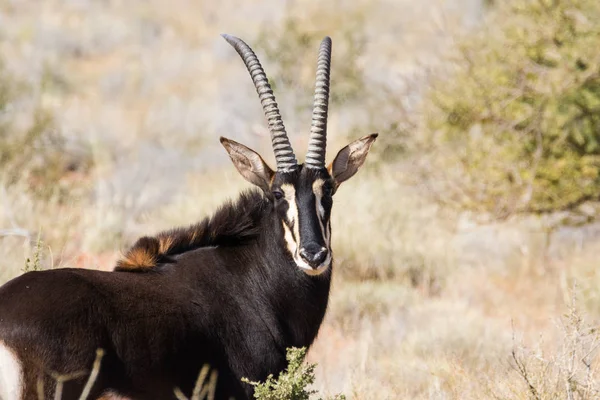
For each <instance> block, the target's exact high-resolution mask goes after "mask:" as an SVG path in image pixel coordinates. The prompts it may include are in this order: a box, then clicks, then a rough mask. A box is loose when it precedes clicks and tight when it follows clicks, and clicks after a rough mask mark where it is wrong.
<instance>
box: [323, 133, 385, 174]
mask: <svg viewBox="0 0 600 400" xmlns="http://www.w3.org/2000/svg"><path fill="white" fill-rule="evenodd" d="M377 136H378V134H377V133H373V134H371V135H369V136H365V137H362V138H360V139H358V140H355V141H354V142H352V143H350V144H349V145H348V146H346V147H344V148H343V149H341V150H340V152H339V153H338V154H337V156H335V159H334V160H333V162H332V163H331V164H329V167H327V169H328V170H329V174H330V175H331V176H332V177H333V180H334V181H335V184H336V186H339V185H340V184H341V183H342V182H344V181H345V180H347V179H350V178H351V177H352V176H353V175H354V174H356V172H357V171H358V169H359V168H360V167H361V165H363V163H364V162H365V159H366V158H367V154H369V149H370V148H371V145H372V144H373V142H374V141H375V139H376V138H377Z"/></svg>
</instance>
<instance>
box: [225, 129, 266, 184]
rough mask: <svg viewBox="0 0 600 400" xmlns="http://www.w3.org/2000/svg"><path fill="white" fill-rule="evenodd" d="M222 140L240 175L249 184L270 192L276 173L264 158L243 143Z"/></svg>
mask: <svg viewBox="0 0 600 400" xmlns="http://www.w3.org/2000/svg"><path fill="white" fill-rule="evenodd" d="M220 140H221V144H222V145H223V147H225V150H227V153H228V154H229V157H230V158H231V161H232V162H233V165H235V167H236V168H237V170H238V171H239V173H240V174H241V175H242V176H243V177H244V178H245V179H246V180H247V181H248V182H250V183H252V184H254V185H256V186H258V187H260V188H261V189H263V190H264V191H266V192H268V191H269V190H270V185H271V180H272V179H273V176H274V175H275V172H273V170H272V169H271V168H269V166H268V165H267V163H265V161H264V160H263V159H262V157H261V156H260V155H259V154H258V153H257V152H255V151H254V150H252V149H250V148H248V147H246V146H244V145H243V144H241V143H238V142H236V141H233V140H231V139H227V138H224V137H221V139H220Z"/></svg>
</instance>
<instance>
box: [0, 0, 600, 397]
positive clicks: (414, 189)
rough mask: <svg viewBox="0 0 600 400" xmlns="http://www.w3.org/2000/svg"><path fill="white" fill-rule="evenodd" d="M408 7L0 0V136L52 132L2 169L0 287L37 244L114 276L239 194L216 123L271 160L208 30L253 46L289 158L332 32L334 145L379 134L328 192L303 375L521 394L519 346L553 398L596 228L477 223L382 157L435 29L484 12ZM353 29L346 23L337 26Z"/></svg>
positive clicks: (247, 89) (241, 80) (474, 5)
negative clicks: (162, 233)
mask: <svg viewBox="0 0 600 400" xmlns="http://www.w3.org/2000/svg"><path fill="white" fill-rule="evenodd" d="M416 3H417V2H410V1H399V2H396V3H392V2H384V1H381V2H366V1H359V2H349V1H340V2H336V3H335V6H336V7H337V8H334V7H333V6H331V7H330V6H324V5H323V3H322V2H315V1H298V2H287V3H284V2H267V3H263V2H255V1H250V2H243V3H239V2H233V1H221V2H219V3H218V5H217V4H214V5H210V6H209V5H202V4H201V3H200V2H198V3H193V2H186V1H175V2H167V1H161V0H152V1H148V2H118V1H117V2H92V1H89V2H87V1H72V2H63V1H47V2H44V3H43V4H34V3H33V2H31V3H28V2H22V3H21V2H0V13H1V14H0V17H1V23H0V57H1V58H2V59H3V62H4V67H5V69H6V71H8V73H9V74H10V76H11V77H12V78H11V79H13V80H14V81H18V82H23V85H24V86H23V89H22V91H21V92H18V93H17V94H16V95H15V97H14V99H15V100H13V101H12V102H11V108H8V109H6V110H4V111H3V114H2V115H3V118H6V119H8V118H9V117H10V119H11V121H12V122H11V123H12V124H13V125H12V126H11V129H10V130H9V131H6V132H7V133H4V132H5V131H2V132H3V134H4V135H8V134H10V135H11V136H10V137H21V136H19V135H24V134H23V132H25V131H27V129H28V127H30V126H31V125H32V120H33V119H35V115H37V114H36V113H37V112H38V111H37V110H38V109H42V110H44V112H47V113H48V114H49V115H51V116H52V128H51V129H50V131H52V132H54V133H56V134H58V135H59V136H60V137H61V138H62V140H61V141H59V142H47V141H45V140H41V141H40V140H38V139H35V140H32V141H27V140H24V141H22V142H21V143H23V147H25V146H29V147H27V148H28V149H30V148H31V149H33V150H34V151H31V152H29V151H28V152H27V153H28V154H29V153H30V154H32V156H31V157H29V156H28V158H27V160H30V161H27V162H25V163H24V164H23V166H20V167H19V168H18V169H17V168H13V167H12V166H13V165H16V164H14V163H16V162H17V161H18V162H19V163H20V162H21V161H22V160H19V159H18V158H16V159H15V160H16V161H14V162H13V161H11V163H12V164H11V163H7V164H5V165H3V166H2V171H0V259H1V260H2V264H1V265H0V281H1V282H4V281H6V280H8V279H10V278H12V277H14V276H17V275H18V274H20V273H22V271H23V270H24V269H25V268H26V267H25V266H26V260H27V259H28V258H31V257H33V256H34V255H35V253H36V246H39V247H40V248H41V252H40V263H41V265H42V266H43V267H44V268H57V267H78V268H101V269H105V270H109V269H111V268H112V267H113V265H114V262H115V260H116V259H117V258H118V257H119V254H120V252H121V251H123V250H125V249H126V248H127V246H129V245H130V244H131V243H133V241H135V239H136V238H137V237H139V236H141V235H144V234H151V233H154V232H157V231H159V230H162V229H167V228H171V227H173V226H178V225H186V224H189V223H193V222H195V221H198V220H199V219H201V218H203V217H204V216H206V215H208V214H210V213H211V212H212V211H214V210H215V209H216V207H218V205H219V204H221V203H222V202H223V201H224V200H226V199H228V198H235V196H236V195H237V193H239V191H240V190H243V189H245V188H248V187H249V186H248V184H247V183H246V182H245V181H244V180H243V179H242V178H241V177H240V176H239V175H238V174H237V172H236V171H235V169H234V167H233V166H231V165H230V163H229V159H228V157H227V155H226V153H225V151H224V150H223V149H222V148H220V145H219V143H218V138H219V136H226V137H231V138H233V139H235V140H239V141H241V142H243V143H245V144H247V145H249V146H251V147H253V148H255V149H256V150H258V151H260V152H261V154H263V155H264V156H265V159H266V160H268V161H269V162H270V163H271V164H273V156H272V154H271V149H270V147H269V146H270V144H269V140H268V131H267V130H266V128H265V123H264V121H263V116H262V114H261V110H260V105H259V102H258V100H257V98H256V94H255V93H254V89H253V87H252V85H251V83H250V80H249V78H248V76H247V72H246V71H245V70H244V68H243V65H242V64H241V62H239V60H238V59H237V55H236V54H235V52H233V51H232V50H231V48H229V46H228V45H227V44H226V43H225V42H224V41H223V40H222V39H221V38H220V36H219V33H221V32H228V33H232V34H236V35H239V36H240V37H243V38H244V39H246V40H247V41H248V42H249V43H251V44H253V43H259V44H258V46H256V47H257V50H258V53H259V55H264V58H265V60H264V62H263V64H264V66H265V68H266V70H267V72H268V73H271V72H272V75H273V76H274V83H275V86H276V94H277V97H278V100H279V102H280V104H281V106H282V113H283V116H284V119H285V120H286V124H287V127H288V131H289V134H290V137H291V140H292V143H293V144H294V146H295V148H296V149H297V153H298V155H299V157H300V158H303V153H304V151H305V149H306V140H307V135H308V129H309V120H310V101H311V97H312V90H313V87H312V82H311V79H312V75H311V74H312V69H311V68H314V67H313V64H314V63H315V61H316V60H314V59H313V58H314V52H312V53H311V51H312V48H314V49H315V50H316V47H317V46H318V39H315V40H312V38H313V37H315V38H316V37H320V35H322V34H330V35H331V36H332V37H333V40H334V64H336V65H339V64H343V63H351V64H352V65H350V67H352V68H350V67H348V68H344V69H340V70H339V71H340V74H341V73H346V74H349V75H351V76H352V77H354V78H353V79H357V81H356V82H354V84H353V85H350V86H343V85H342V86H339V90H340V91H344V93H345V96H343V97H341V98H338V99H336V101H335V103H334V104H333V105H332V108H331V116H330V125H329V126H330V128H329V130H330V141H329V144H328V159H329V160H331V159H332V158H333V157H334V155H335V153H336V152H337V150H338V149H339V148H341V147H342V146H343V145H345V144H346V143H347V142H348V141H350V140H351V139H354V138H357V137H359V136H362V135H365V134H368V133H371V132H375V131H379V132H380V133H381V135H380V139H379V140H378V142H376V143H375V145H374V146H373V154H371V155H370V156H369V160H367V164H366V165H365V167H364V169H363V170H361V171H360V172H359V173H358V174H357V176H356V177H354V178H353V179H352V180H350V181H349V182H347V183H344V184H343V185H342V186H341V188H340V190H339V191H338V193H337V194H336V196H335V203H334V210H333V217H332V218H333V220H332V228H333V242H334V243H333V250H334V253H335V266H334V285H333V289H332V294H331V301H330V306H329V310H328V314H327V317H326V320H325V323H324V325H323V327H322V329H321V331H320V334H319V337H318V339H317V341H316V343H315V345H314V347H313V348H312V349H311V351H310V352H309V355H308V359H309V360H310V361H311V362H316V363H318V367H317V370H316V371H317V381H316V385H315V386H316V388H317V389H319V390H320V391H322V392H323V393H329V394H334V393H340V392H343V393H345V394H346V395H347V396H348V397H349V398H355V399H397V398H411V399H448V398H451V399H480V398H494V397H496V398H511V399H512V398H514V399H526V398H530V396H531V395H532V394H531V391H530V389H528V386H527V384H526V381H525V380H524V379H522V373H519V370H518V365H519V364H518V362H516V361H515V357H514V356H513V354H516V360H523V359H524V360H526V362H528V363H529V364H527V365H529V366H530V371H531V374H532V377H531V379H532V381H533V380H535V382H534V383H535V386H536V387H538V388H544V387H545V388H546V389H547V390H546V389H544V390H546V391H544V392H543V393H548V394H545V395H543V396H541V397H540V398H552V394H551V390H550V389H548V388H549V387H555V386H556V387H558V386H560V385H562V384H563V383H564V381H565V379H566V378H565V376H569V365H570V364H569V360H568V358H565V357H564V354H563V350H564V349H568V348H570V347H569V346H571V347H573V346H575V347H576V346H578V345H581V346H580V347H578V348H577V349H576V350H577V351H575V350H573V351H572V352H571V353H572V354H580V353H581V352H582V351H584V349H585V348H586V347H585V346H587V345H588V344H589V343H588V342H586V340H588V339H587V338H588V336H586V334H587V333H589V332H587V331H586V332H583V331H581V330H580V331H579V333H577V332H575V333H573V331H572V330H569V329H565V327H574V326H577V323H576V322H573V321H574V319H573V318H571V319H567V321H566V322H565V320H564V319H562V318H563V317H564V315H565V314H567V315H568V316H569V315H571V316H572V315H573V314H572V313H571V311H572V310H573V309H574V308H575V309H577V310H578V311H577V312H578V313H581V314H583V315H585V318H586V322H585V324H588V325H590V326H594V323H595V322H597V321H598V317H600V291H599V289H598V288H599V287H600V273H599V272H598V268H597V254H598V252H599V251H600V234H599V231H598V228H597V227H593V226H592V227H586V228H568V229H567V228H564V229H560V230H558V231H553V232H548V230H547V229H546V227H545V226H544V223H543V221H541V220H538V219H536V218H524V217H519V218H510V219H507V220H504V221H481V220H480V219H479V218H478V216H477V215H474V214H469V213H460V212H458V211H455V210H451V209H447V208H444V207H441V206H439V204H438V203H437V202H435V199H433V198H432V197H431V196H430V195H429V193H428V190H427V188H428V186H429V184H430V183H431V182H427V181H426V180H424V178H422V177H420V176H419V175H418V174H417V173H416V171H415V168H414V166H415V165H416V164H418V163H419V161H420V155H419V154H418V153H414V152H413V151H411V149H410V148H407V149H404V150H402V151H400V150H395V152H394V154H390V153H389V149H390V148H391V147H390V146H389V145H390V143H395V144H397V141H398V140H401V138H402V137H403V136H402V132H400V133H399V131H401V130H406V129H410V124H408V123H407V122H400V117H401V116H402V117H404V116H405V115H406V114H407V113H408V114H410V113H411V110H412V109H411V105H412V104H413V103H414V102H415V101H416V100H415V99H418V97H419V94H420V85H421V84H422V83H423V82H424V81H426V79H427V77H426V75H427V73H428V71H429V69H428V68H429V66H431V65H434V64H435V63H436V62H437V59H438V58H437V57H438V55H439V54H440V53H442V52H443V51H444V49H445V48H446V47H447V46H451V45H452V40H451V39H450V36H449V35H448V34H447V32H448V31H451V30H453V29H459V28H461V29H462V28H464V27H470V29H475V28H473V26H474V25H475V24H476V22H477V21H478V20H479V16H480V14H481V13H482V11H481V8H480V7H479V6H478V4H479V3H478V2H475V1H467V0H464V1H461V0H456V1H450V2H441V1H436V0H430V1H425V2H420V3H419V5H417V4H416ZM286 4H287V5H286ZM320 12H321V14H322V15H321V14H319V13H320ZM338 14H339V15H338ZM290 21H291V22H290ZM293 23H295V24H296V25H293V26H292V25H290V24H293ZM302 29H304V30H305V31H306V32H307V35H308V37H310V38H311V41H310V42H309V44H308V46H309V47H308V48H309V49H311V51H309V50H305V52H306V53H305V52H303V53H302V54H303V57H304V56H305V57H312V58H310V59H309V60H307V61H302V60H300V61H298V63H295V64H297V65H289V67H290V68H295V69H294V75H293V77H297V78H298V79H297V81H296V80H291V81H290V79H288V78H289V77H288V76H286V69H285V68H286V64H285V62H286V61H289V60H290V59H291V60H293V58H290V57H289V54H285V55H284V54H281V55H278V51H283V49H285V46H284V45H285V44H286V43H288V42H286V41H284V42H283V45H281V43H278V42H277V40H278V38H280V37H284V38H286V40H287V38H290V39H289V40H290V43H292V42H291V39H294V38H296V39H298V36H297V34H298V31H300V32H302ZM349 31H352V32H355V33H356V35H358V36H357V38H355V39H352V40H350V39H347V38H346V36H343V37H341V36H342V34H341V33H340V32H344V33H347V32H349ZM286 35H287V36H286ZM300 36H302V35H300ZM279 40H283V39H279ZM300 43H301V41H300ZM278 46H279V47H278ZM336 46H339V47H336ZM353 46H357V47H353ZM269 49H270V50H273V49H276V50H277V51H275V52H273V54H271V52H269V51H268V50H269ZM292 49H293V48H292ZM355 49H360V53H358V52H356V51H354V50H355ZM336 51H339V53H336ZM266 53H268V54H266ZM336 54H342V55H343V56H339V57H338V58H336ZM286 57H287V58H286ZM296 72H297V74H296ZM334 72H335V71H334ZM342 78H343V76H336V75H335V74H334V75H333V79H334V81H335V80H339V79H342ZM403 78H408V79H403ZM357 88H358V89H360V90H357ZM307 104H308V106H307ZM411 115H412V114H411ZM403 121H404V119H403ZM45 134H46V133H44V135H45ZM5 137H8V136H2V135H0V138H1V139H2V140H3V142H2V143H0V150H1V148H2V146H3V144H4V143H6V142H5V141H4V139H5ZM43 137H45V136H43ZM399 138H400V139H399ZM42 139H43V138H42ZM394 148H395V149H398V147H397V146H396V147H394ZM23 150H24V151H23V153H25V149H23ZM51 151H52V152H58V154H60V155H61V156H60V157H59V159H65V158H66V159H68V160H74V161H73V162H72V163H70V164H69V165H67V166H65V164H63V163H61V162H58V161H56V160H55V159H54V158H43V157H42V159H43V160H48V161H43V165H44V167H45V168H46V169H47V170H49V169H52V168H54V169H56V171H55V172H56V173H52V174H49V175H39V173H38V172H39V171H38V170H37V169H35V168H34V167H35V166H36V165H37V164H36V162H39V160H37V159H36V154H37V155H43V154H47V153H48V152H51ZM52 160H55V161H52ZM19 165H21V164H19ZM36 168H37V167H36ZM32 171H33V172H32ZM40 176H42V178H44V179H40ZM38 235H39V238H40V242H39V243H38V240H37V238H38ZM573 293H575V295H576V296H575V297H574V295H573ZM573 298H575V300H573ZM573 302H575V306H574V308H573ZM585 324H583V325H585ZM583 325H582V326H583ZM582 329H583V328H582ZM565 340H566V343H567V345H564V343H565ZM577 365H579V364H577ZM589 370H590V371H597V365H596V364H595V363H592V364H590V368H589ZM544 371H546V372H547V373H546V374H545V375H544V374H543V373H542V372H544ZM561 374H562V375H561ZM577 374H579V370H578V371H577ZM577 374H574V375H573V376H575V375H577ZM577 376H579V375H577ZM536 379H537V380H536ZM544 379H546V380H544ZM540 382H541V383H540ZM544 385H546V386H547V387H546V386H544ZM561 387H563V386H561ZM539 391H540V393H542V389H539ZM556 393H559V394H556V396H559V397H560V395H562V393H563V392H556ZM544 396H546V397H544ZM581 398H585V397H581ZM588 398H593V396H591V397H588Z"/></svg>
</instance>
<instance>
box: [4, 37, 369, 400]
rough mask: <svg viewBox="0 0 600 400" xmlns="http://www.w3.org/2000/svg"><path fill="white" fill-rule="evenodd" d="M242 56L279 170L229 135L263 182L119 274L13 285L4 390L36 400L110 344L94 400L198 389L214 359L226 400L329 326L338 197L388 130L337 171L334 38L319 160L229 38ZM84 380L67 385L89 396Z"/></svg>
mask: <svg viewBox="0 0 600 400" xmlns="http://www.w3.org/2000/svg"><path fill="white" fill-rule="evenodd" d="M223 36H224V38H225V40H227V42H229V44H231V45H232V46H233V47H234V48H235V50H236V51H237V52H238V54H239V55H240V56H241V58H242V59H243V61H244V63H245V65H246V67H247V69H248V71H249V72H250V75H251V77H252V80H253V82H254V85H255V87H256V91H257V93H258V95H259V97H260V101H261V104H262V107H263V110H264V113H265V116H266V119H267V120H268V125H269V130H270V133H271V139H272V144H273V149H274V152H275V158H276V163H277V170H276V171H273V170H272V169H271V168H270V167H269V166H268V165H267V164H266V163H265V161H263V159H262V157H261V156H260V155H258V154H257V153H256V152H254V151H253V150H251V149H249V148H248V147H246V146H244V145H242V144H240V143H237V142H234V141H233V140H229V139H225V138H221V143H222V144H223V146H224V147H225V149H226V150H227V152H228V154H229V157H230V158H231V160H232V162H233V164H234V165H235V167H236V168H237V170H238V171H239V172H240V174H241V175H242V176H243V177H244V178H245V179H246V180H248V181H249V182H251V183H252V184H254V185H256V186H257V187H258V189H253V190H250V191H247V192H244V193H242V194H241V195H240V197H239V198H238V199H237V201H235V202H228V203H226V204H224V205H223V206H222V207H221V208H220V209H219V210H218V211H217V212H216V213H215V214H214V215H213V216H212V217H211V218H207V219H204V220H203V221H201V222H200V223H198V224H195V225H192V226H190V227H188V228H178V229H174V230H171V231H167V232H163V233H159V234H158V235H156V236H154V237H143V238H141V239H139V240H138V241H137V242H136V243H135V244H134V245H133V247H132V248H131V249H130V250H129V251H128V252H127V253H126V254H125V256H124V258H123V259H121V260H120V261H119V262H118V263H117V266H116V268H115V270H114V271H111V272H102V271H93V270H80V269H70V268H65V269H55V270H48V271H39V272H29V273H26V274H24V275H22V276H20V277H18V278H16V279H14V280H12V281H10V282H8V283H6V284H5V285H4V286H3V287H2V288H0V397H1V398H2V399H4V400H9V399H10V400H12V399H37V393H36V382H37V381H38V379H39V377H40V376H41V377H42V381H43V383H44V390H45V391H46V392H45V394H46V396H48V395H50V394H51V393H53V385H54V382H53V380H52V379H50V377H49V373H50V371H54V372H57V373H61V374H69V373H74V372H78V371H89V370H90V368H91V365H92V363H93V361H94V357H95V351H96V349H98V348H101V349H103V350H104V351H105V356H104V358H103V360H102V364H101V368H100V370H99V373H98V377H97V379H96V380H95V383H94V386H93V388H92V392H91V396H92V398H95V397H98V396H100V395H102V394H103V393H105V392H107V391H112V392H116V393H119V394H122V395H125V396H130V397H133V398H135V399H170V398H174V395H173V390H174V388H175V387H179V388H181V390H182V391H183V392H184V393H185V394H187V395H189V394H190V393H191V391H192V388H193V385H194V382H195V380H196V377H197V375H198V373H199V371H200V369H201V367H202V366H203V365H204V364H205V363H207V364H209V365H210V366H211V367H212V368H214V369H216V370H217V371H218V373H219V375H218V384H217V392H216V397H217V398H219V399H220V398H223V399H228V398H231V397H234V398H236V399H248V398H251V397H252V392H253V389H252V388H251V386H250V385H247V384H243V383H242V382H241V381H240V380H241V378H242V377H247V378H249V379H250V380H264V379H265V378H266V377H267V375H268V374H270V373H273V374H275V375H276V374H278V373H279V372H281V371H282V370H283V369H284V368H285V367H286V359H285V355H286V348H288V347H291V346H296V347H302V346H310V345H311V344H312V342H313V340H314V339H315V336H316V335H317V332H318V330H319V326H320V325H321V322H322V321H323V317H324V315H325V310H326V308H327V302H328V298H329V289H330V283H331V274H332V268H331V263H332V252H331V225H330V214H331V207H332V195H333V194H334V193H335V192H336V190H337V189H338V187H339V185H340V184H341V183H342V182H344V181H345V180H347V179H348V178H350V177H352V176H353V175H354V174H355V173H356V171H357V170H358V169H359V167H360V166H361V165H362V164H363V162H364V161H365V158H366V156H367V153H368V151H369V148H370V147H371V144H372V143H373V142H374V140H375V138H376V137H377V134H372V135H370V136H366V137H363V138H362V139H359V140H356V141H354V142H352V143H351V144H349V145H348V146H346V147H344V148H343V149H342V150H341V151H340V152H339V153H338V154H337V156H336V157H335V159H334V161H333V162H332V163H331V164H330V165H329V166H328V167H326V165H325V144H326V133H327V110H328V102H329V80H330V79H329V76H330V61H331V40H330V39H329V38H328V37H326V38H325V39H324V40H323V42H322V43H321V46H320V49H319V57H318V63H317V78H316V89H315V96H314V108H313V115H312V125H311V129H310V140H309V144H308V152H307V155H306V162H305V163H304V164H298V163H297V161H296V156H295V155H294V152H293V150H292V146H291V144H290V141H289V139H288V136H287V133H286V130H285V127H284V125H283V121H282V119H281V115H280V113H279V109H278V106H277V103H276V101H275V97H274V95H273V91H272V90H271V87H270V85H269V83H268V81H267V78H266V75H265V72H264V70H263V68H262V66H261V64H260V63H259V61H258V58H257V57H256V55H255V54H254V52H253V51H252V49H251V48H250V47H249V46H248V45H247V44H246V43H244V42H243V41H242V40H240V39H238V38H236V37H233V36H229V35H223ZM85 380H86V379H84V378H82V379H76V380H73V381H70V382H67V383H66V384H65V386H64V388H63V394H64V395H63V398H64V399H73V398H78V396H79V393H81V390H82V387H83V385H84V383H85Z"/></svg>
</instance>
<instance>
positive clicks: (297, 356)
mask: <svg viewBox="0 0 600 400" xmlns="http://www.w3.org/2000/svg"><path fill="white" fill-rule="evenodd" d="M305 355H306V349H304V348H301V349H297V348H290V349H288V352H287V356H286V358H287V360H288V367H287V369H286V370H285V371H284V372H282V373H281V374H280V375H279V377H278V378H277V379H275V378H273V375H269V377H268V378H267V380H266V381H265V382H263V383H261V382H251V381H249V380H248V379H243V381H244V382H246V383H249V384H251V385H252V386H254V398H255V399H257V400H308V399H309V398H310V395H312V394H316V393H317V391H316V390H309V389H308V388H307V386H309V385H312V384H313V383H314V382H315V367H316V365H315V364H304V363H303V361H304V356H305ZM345 399H346V397H345V396H343V395H337V396H335V397H332V398H330V400H345Z"/></svg>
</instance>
